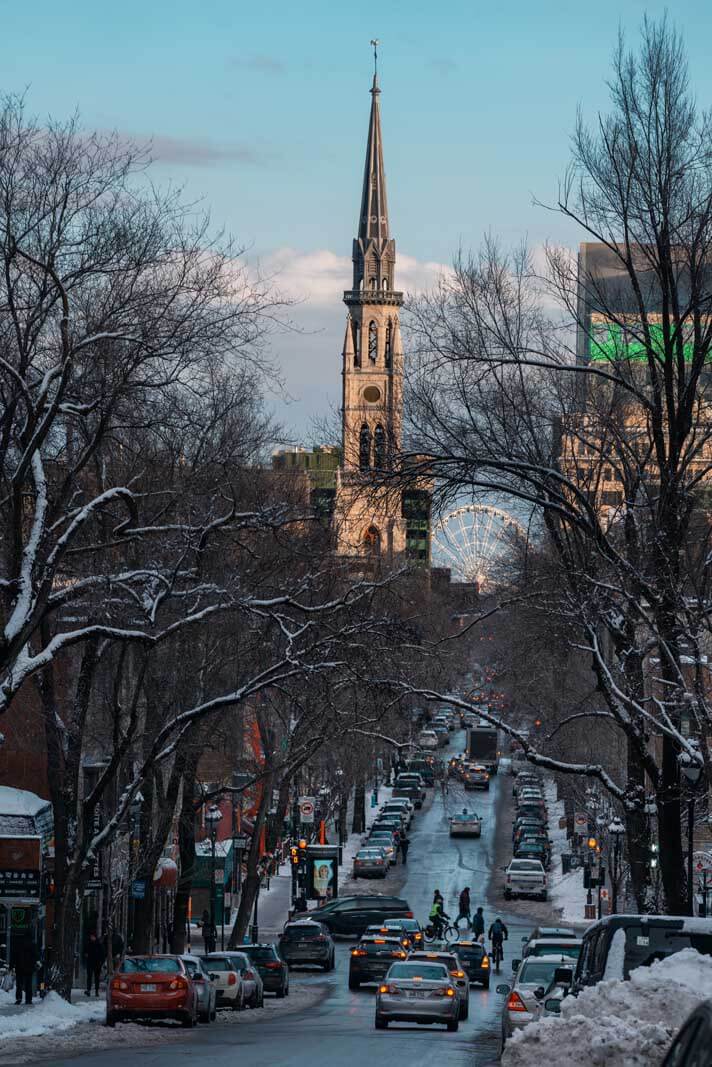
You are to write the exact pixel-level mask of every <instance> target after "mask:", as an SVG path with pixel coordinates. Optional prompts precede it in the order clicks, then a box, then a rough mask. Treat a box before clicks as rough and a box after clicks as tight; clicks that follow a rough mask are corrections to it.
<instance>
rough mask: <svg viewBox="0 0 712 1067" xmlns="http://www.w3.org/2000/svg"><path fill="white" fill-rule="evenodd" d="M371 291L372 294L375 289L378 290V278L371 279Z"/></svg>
mask: <svg viewBox="0 0 712 1067" xmlns="http://www.w3.org/2000/svg"><path fill="white" fill-rule="evenodd" d="M371 289H372V290H373V291H374V293H375V291H376V289H378V278H376V277H375V276H374V277H373V278H371Z"/></svg>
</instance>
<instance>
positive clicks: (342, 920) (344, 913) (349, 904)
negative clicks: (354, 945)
mask: <svg viewBox="0 0 712 1067" xmlns="http://www.w3.org/2000/svg"><path fill="white" fill-rule="evenodd" d="M317 914H318V917H319V918H318V921H319V922H320V923H323V924H324V925H325V926H328V928H329V930H330V931H331V933H332V934H342V935H343V936H344V937H360V936H361V935H362V934H363V932H364V930H365V929H366V927H367V926H375V925H376V924H377V923H383V922H385V920H386V919H400V918H403V919H412V918H413V912H412V911H411V909H410V906H409V904H408V901H407V900H402V899H401V897H389V896H385V894H381V893H372V894H371V895H370V896H366V895H365V894H364V895H363V896H353V897H339V898H338V899H337V900H330V901H329V902H328V903H327V904H325V905H324V906H323V908H319V910H318V912H317Z"/></svg>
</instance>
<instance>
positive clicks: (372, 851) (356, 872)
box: [353, 845, 390, 878]
mask: <svg viewBox="0 0 712 1067" xmlns="http://www.w3.org/2000/svg"><path fill="white" fill-rule="evenodd" d="M389 866H390V861H389V859H388V857H387V856H386V852H385V849H382V848H376V846H375V845H374V846H373V847H372V848H368V847H366V848H361V849H359V851H358V852H357V853H356V855H355V856H354V869H353V876H354V878H385V877H386V875H387V874H388V868H389Z"/></svg>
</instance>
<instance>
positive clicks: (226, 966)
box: [203, 957, 235, 971]
mask: <svg viewBox="0 0 712 1067" xmlns="http://www.w3.org/2000/svg"><path fill="white" fill-rule="evenodd" d="M203 963H204V964H205V966H206V967H207V968H208V970H209V971H234V970H235V965H234V964H233V963H231V962H230V960H228V959H225V958H224V957H223V958H218V959H214V958H212V957H209V958H208V959H206V960H203Z"/></svg>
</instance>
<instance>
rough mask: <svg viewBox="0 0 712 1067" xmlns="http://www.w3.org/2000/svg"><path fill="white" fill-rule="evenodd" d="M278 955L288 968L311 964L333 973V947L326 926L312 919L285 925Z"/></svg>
mask: <svg viewBox="0 0 712 1067" xmlns="http://www.w3.org/2000/svg"><path fill="white" fill-rule="evenodd" d="M279 954H280V956H281V957H282V959H283V960H286V962H287V964H288V965H289V966H290V967H294V966H296V965H297V964H307V963H312V964H315V965H316V966H317V967H323V968H324V970H325V971H333V969H334V956H335V946H334V942H333V940H332V937H331V933H330V932H329V928H328V926H325V925H324V924H323V923H320V922H316V921H315V920H313V919H302V920H301V921H297V922H292V923H287V925H286V926H285V928H284V930H283V931H282V933H281V935H280V938H279Z"/></svg>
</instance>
